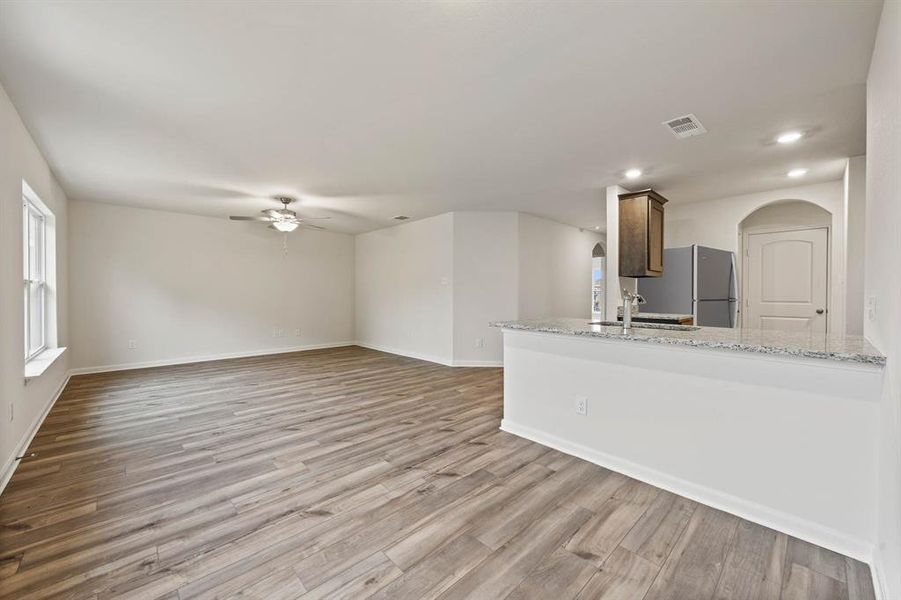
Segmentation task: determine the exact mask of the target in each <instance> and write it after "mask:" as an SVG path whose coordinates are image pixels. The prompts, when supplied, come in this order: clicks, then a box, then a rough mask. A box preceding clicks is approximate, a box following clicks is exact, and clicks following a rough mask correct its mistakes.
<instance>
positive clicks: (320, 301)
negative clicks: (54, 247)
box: [69, 202, 354, 369]
mask: <svg viewBox="0 0 901 600" xmlns="http://www.w3.org/2000/svg"><path fill="white" fill-rule="evenodd" d="M282 243H283V236H282V235H281V234H278V233H276V232H274V231H271V230H269V229H267V228H265V227H261V226H259V224H254V223H236V222H231V221H228V220H226V219H220V218H211V217H200V216H193V215H186V214H180V213H172V212H163V211H156V210H146V209H138V208H131V207H125V206H112V205H107V204H98V203H93V202H72V203H71V204H70V244H69V253H70V265H71V267H70V268H71V279H70V289H71V308H72V313H73V314H75V315H78V318H77V319H75V320H74V321H73V323H72V346H73V353H72V354H73V357H72V361H73V367H76V368H80V369H92V368H99V367H109V366H124V365H135V364H148V363H157V362H169V361H187V360H190V359H200V358H207V357H213V356H227V355H240V354H247V353H255V352H265V351H275V350H286V351H287V350H289V349H292V348H299V347H309V346H321V345H334V344H341V343H349V342H352V340H353V318H354V313H353V285H354V282H353V260H354V254H353V252H354V251H353V248H354V239H353V237H352V236H349V235H344V234H338V233H330V232H321V231H308V230H304V231H302V232H300V233H294V234H290V235H289V236H288V255H287V256H285V255H284V253H283V251H282ZM298 328H299V329H300V335H299V336H298V335H296V330H297V329H298ZM277 329H281V330H282V331H283V333H284V336H283V337H273V330H277ZM129 340H134V341H135V342H136V343H137V348H136V349H129V348H128V342H129Z"/></svg>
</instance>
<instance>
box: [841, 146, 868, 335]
mask: <svg viewBox="0 0 901 600" xmlns="http://www.w3.org/2000/svg"><path fill="white" fill-rule="evenodd" d="M844 192H845V245H846V247H847V252H846V254H845V331H846V332H847V333H851V334H854V335H863V313H864V310H863V305H864V299H863V294H864V262H865V254H866V219H867V216H866V213H867V157H866V156H854V157H851V158H849V159H848V165H847V166H846V167H845V178H844Z"/></svg>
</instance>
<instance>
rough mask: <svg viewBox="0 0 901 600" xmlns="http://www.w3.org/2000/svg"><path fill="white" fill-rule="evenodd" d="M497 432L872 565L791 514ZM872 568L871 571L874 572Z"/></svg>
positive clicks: (864, 547)
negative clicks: (574, 457)
mask: <svg viewBox="0 0 901 600" xmlns="http://www.w3.org/2000/svg"><path fill="white" fill-rule="evenodd" d="M501 429H502V430H503V431H506V432H508V433H512V434H513V435H518V436H519V437H523V438H526V439H528V440H531V441H533V442H537V443H539V444H541V445H543V446H548V447H550V448H553V449H555V450H559V451H560V452H564V453H566V454H571V455H572V456H576V457H578V458H581V459H583V460H587V461H588V462H592V463H594V464H596V465H600V466H602V467H605V468H608V469H611V470H613V471H616V472H618V473H622V474H624V475H628V476H629V477H632V478H633V479H638V480H639V481H643V482H645V483H649V484H651V485H653V486H656V487H659V488H663V489H665V490H668V491H670V492H672V493H674V494H678V495H680V496H684V497H686V498H690V499H691V500H694V501H696V502H700V503H701V504H706V505H707V506H711V507H713V508H716V509H719V510H722V511H724V512H728V513H730V514H733V515H736V516H739V517H741V518H743V519H746V520H748V521H752V522H754V523H757V524H759V525H763V526H765V527H769V528H771V529H775V530H776V531H781V532H782V533H786V534H788V535H791V536H794V537H796V538H798V539H802V540H805V541H808V542H810V543H812V544H816V545H818V546H822V547H823V548H828V549H829V550H833V551H835V552H838V553H840V554H844V555H846V556H850V557H852V558H856V559H857V560H860V561H862V562H865V563H868V564H872V562H873V550H874V548H873V545H872V544H870V543H869V542H866V541H864V540H860V539H856V538H853V537H851V536H848V535H846V534H844V533H842V532H840V531H836V530H834V529H831V528H829V527H824V526H822V525H819V524H817V523H813V522H811V521H808V520H806V519H803V518H801V517H798V516H796V515H793V514H789V513H785V512H782V511H778V510H774V509H771V508H768V507H766V506H762V505H760V504H757V503H756V502H751V501H748V500H744V499H742V498H739V497H737V496H733V495H731V494H727V493H724V492H720V491H718V490H716V489H713V488H710V487H707V486H703V485H698V484H695V483H691V482H689V481H685V480H683V479H680V478H678V477H673V476H671V475H667V474H666V473H662V472H660V471H657V470H655V469H652V468H649V467H645V466H643V465H640V464H637V463H634V462H632V461H629V460H625V459H622V458H619V457H617V456H612V455H610V454H607V453H604V452H599V451H597V450H593V449H591V448H588V447H586V446H583V445H582V444H577V443H574V442H570V441H567V440H564V439H562V438H559V437H557V436H554V435H551V434H548V433H545V432H543V431H539V430H537V429H534V428H532V427H527V426H525V425H519V424H518V423H514V422H512V421H510V420H509V419H503V420H502V421H501ZM877 570H878V569H872V568H871V571H877Z"/></svg>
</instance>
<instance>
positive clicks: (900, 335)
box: [864, 2, 901, 600]
mask: <svg viewBox="0 0 901 600" xmlns="http://www.w3.org/2000/svg"><path fill="white" fill-rule="evenodd" d="M866 187H867V212H866V284H865V286H866V291H865V297H866V298H867V299H868V300H869V299H870V298H875V300H876V307H875V311H874V314H873V315H872V318H871V317H870V315H868V316H867V318H866V319H865V321H864V333H865V335H866V336H867V337H868V338H869V339H870V340H871V341H872V342H873V343H874V344H875V345H876V346H877V347H878V348H879V349H880V350H881V351H882V352H883V353H884V354H885V355H886V356H887V357H888V362H887V364H886V372H885V379H884V389H883V393H882V403H881V413H880V419H879V422H880V425H881V430H880V452H879V475H880V490H879V508H878V547H877V553H876V567H877V573H878V574H879V575H880V578H881V580H882V581H881V583H882V587H883V597H884V598H885V599H886V600H888V599H893V598H901V3H898V2H886V3H885V5H884V7H883V10H882V19H881V21H880V24H879V33H878V34H877V38H876V46H875V49H874V52H873V59H872V62H871V63H870V72H869V76H868V77H867V184H866Z"/></svg>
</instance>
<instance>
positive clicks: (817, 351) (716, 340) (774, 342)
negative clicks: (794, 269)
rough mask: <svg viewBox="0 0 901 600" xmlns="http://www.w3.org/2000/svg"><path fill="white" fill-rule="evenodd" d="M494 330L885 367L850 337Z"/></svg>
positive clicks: (567, 326)
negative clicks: (694, 347) (606, 339)
mask: <svg viewBox="0 0 901 600" xmlns="http://www.w3.org/2000/svg"><path fill="white" fill-rule="evenodd" d="M491 326H492V327H500V328H503V329H516V330H520V331H536V332H542V333H556V334H560V335H575V336H583V337H597V338H608V339H618V340H627V341H635V342H646V343H651V344H668V345H675V346H696V347H700V348H717V349H721V350H734V351H737V352H751V353H757V354H777V355H785V356H798V357H803V358H819V359H825V360H834V361H842V362H854V363H868V364H873V365H884V364H885V357H884V356H883V355H882V354H880V353H879V351H878V350H876V348H874V347H873V346H872V345H871V344H870V343H869V342H868V341H867V340H866V339H865V338H863V337H861V336H853V335H846V336H842V335H827V334H818V335H812V334H807V333H794V332H788V331H764V330H759V329H729V328H722V327H697V328H694V330H692V331H688V330H673V329H663V328H654V327H650V326H647V327H641V328H637V327H634V326H633V328H632V329H631V330H630V331H629V333H623V329H622V327H620V326H605V325H589V323H588V319H572V318H547V319H527V320H522V321H498V322H494V323H491Z"/></svg>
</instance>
